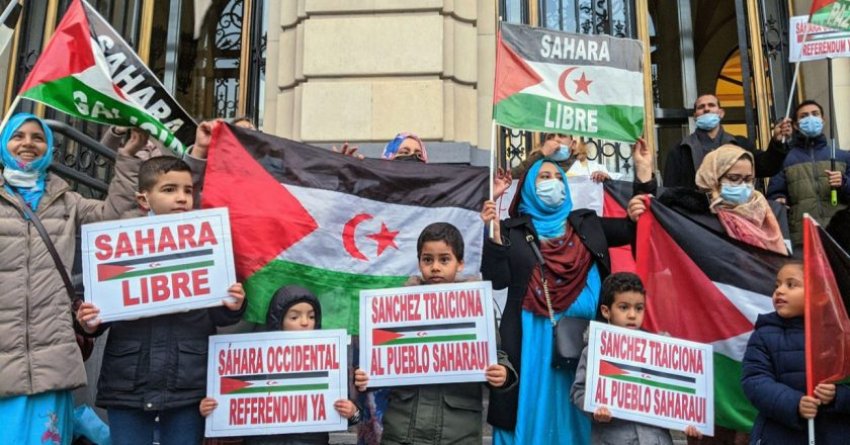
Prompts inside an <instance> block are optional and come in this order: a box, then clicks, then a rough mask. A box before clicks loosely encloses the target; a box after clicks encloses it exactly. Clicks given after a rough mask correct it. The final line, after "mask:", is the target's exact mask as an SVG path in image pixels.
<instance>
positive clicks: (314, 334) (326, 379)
mask: <svg viewBox="0 0 850 445" xmlns="http://www.w3.org/2000/svg"><path fill="white" fill-rule="evenodd" d="M347 345H348V334H346V332H345V330H343V329H335V330H330V329H329V330H312V331H286V332H284V331H275V332H258V333H254V334H235V335H214V336H212V337H210V349H209V351H210V354H209V363H208V369H207V394H209V395H210V397H212V398H213V399H215V400H216V401H217V402H218V407H217V408H216V409H215V410H213V412H212V414H210V415H209V416H208V417H207V420H206V435H207V437H222V436H253V435H266V434H290V433H303V432H320V431H343V430H345V429H347V428H348V421H347V420H346V419H345V418H343V417H342V416H340V415H339V413H337V412H336V410H335V409H334V402H335V401H337V400H339V399H345V398H347V397H348V363H347V359H348V352H347Z"/></svg>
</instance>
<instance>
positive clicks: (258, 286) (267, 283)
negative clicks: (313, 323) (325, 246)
mask: <svg viewBox="0 0 850 445" xmlns="http://www.w3.org/2000/svg"><path fill="white" fill-rule="evenodd" d="M407 278H408V277H406V276H375V275H358V274H351V273H345V272H334V271H330V270H327V269H321V268H318V267H311V266H305V265H303V264H298V263H293V262H290V261H283V260H279V259H278V260H273V261H272V262H270V263H269V264H267V265H266V266H265V267H263V268H262V269H260V270H259V271H257V272H256V273H254V274H253V275H251V276H250V277H249V278H248V279H247V280H245V293H246V295H247V299H248V308H247V309H246V310H245V316H244V318H245V320H247V321H250V322H252V323H259V324H265V323H266V313H267V312H268V308H269V303H270V302H271V299H272V296H273V295H274V293H275V291H276V290H277V289H278V288H280V287H281V286H284V285H287V284H296V285H299V286H303V287H305V288H307V289H310V291H312V292H313V293H314V294H316V296H317V297H318V298H319V302H320V303H321V304H322V328H323V329H346V330H348V333H349V334H352V335H356V334H357V333H358V332H359V330H360V318H359V313H360V290H361V289H384V288H390V287H400V286H402V285H404V283H405V282H406V281H407Z"/></svg>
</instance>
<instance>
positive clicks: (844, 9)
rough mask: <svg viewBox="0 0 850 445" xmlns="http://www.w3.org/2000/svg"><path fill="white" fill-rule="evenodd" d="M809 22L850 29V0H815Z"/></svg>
mask: <svg viewBox="0 0 850 445" xmlns="http://www.w3.org/2000/svg"><path fill="white" fill-rule="evenodd" d="M809 14H810V17H811V18H810V19H809V23H814V24H816V25H821V26H826V27H827V28H836V29H846V30H850V0H814V1H812V10H811V12H810V13H809Z"/></svg>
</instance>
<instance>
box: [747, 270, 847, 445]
mask: <svg viewBox="0 0 850 445" xmlns="http://www.w3.org/2000/svg"><path fill="white" fill-rule="evenodd" d="M803 286H804V274H803V263H801V262H799V261H791V262H789V263H786V264H785V266H783V267H782V268H781V269H779V273H778V274H777V277H776V290H775V291H773V307H774V309H776V312H771V313H769V314H761V315H759V316H758V319H757V320H756V326H755V331H753V334H752V335H751V336H750V340H749V342H748V343H747V352H746V353H745V354H744V362H743V368H742V374H741V385H742V386H743V389H744V394H746V396H747V398H748V399H749V400H750V402H752V404H753V406H755V407H756V409H757V410H758V411H759V414H758V417H756V422H755V425H753V432H752V435H751V436H750V438H751V439H750V440H751V442H750V443H764V444H768V443H782V444H806V443H809V442H808V441H807V432H806V430H807V425H806V424H807V419H812V418H814V419H815V435H816V443H817V444H818V445H823V444H839V443H842V444H844V443H847V440H848V438H850V387H848V386H847V385H846V384H839V385H835V384H831V383H820V384H818V385H817V386H816V387H815V390H814V397H810V396H807V395H806V360H805V334H804V331H803V327H804V325H803V311H804V298H805V288H804V287H803Z"/></svg>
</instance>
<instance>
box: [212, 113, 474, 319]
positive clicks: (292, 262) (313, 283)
mask: <svg viewBox="0 0 850 445" xmlns="http://www.w3.org/2000/svg"><path fill="white" fill-rule="evenodd" d="M487 180H488V171H487V169H485V168H478V167H465V166H455V165H445V164H444V165H428V164H421V163H418V162H415V163H411V162H390V161H386V160H383V159H364V160H359V159H355V158H353V157H350V156H343V155H341V154H338V153H334V152H331V151H329V150H325V149H322V148H317V147H312V146H309V145H306V144H302V143H298V142H295V141H291V140H288V139H282V138H278V137H275V136H272V135H268V134H265V133H261V132H257V131H249V130H244V129H242V128H239V127H234V126H231V125H227V124H219V125H217V126H216V128H215V130H214V131H213V138H212V142H211V144H210V150H209V158H208V160H207V170H206V178H205V180H204V189H203V202H202V205H203V207H205V208H208V207H227V208H228V210H229V212H230V226H231V228H232V230H231V232H232V236H233V253H234V260H235V263H236V274H237V276H238V277H239V279H240V280H242V281H244V283H245V288H246V292H247V296H248V308H247V310H246V313H245V318H246V319H247V320H248V321H251V322H254V323H265V320H266V311H267V309H268V304H269V301H270V300H271V297H272V295H273V294H274V292H275V290H277V289H278V288H279V287H280V286H282V285H285V284H298V285H301V286H304V287H306V288H308V289H310V290H312V291H313V292H314V293H315V294H316V295H317V296H318V297H319V300H320V301H321V303H322V327H323V328H345V329H348V330H349V332H352V333H355V332H356V331H357V329H358V327H359V318H358V310H359V306H358V298H359V292H360V290H361V289H381V288H390V287H399V286H402V285H403V284H404V282H405V281H406V280H407V278H408V277H410V276H411V275H417V274H419V269H418V260H417V255H416V242H417V240H418V238H419V233H420V232H421V231H422V229H423V228H425V226H427V225H429V224H431V223H434V222H449V223H452V224H454V225H455V226H457V228H458V229H460V231H461V233H462V234H463V237H464V242H465V254H464V258H463V259H464V263H465V268H466V270H473V271H474V270H478V268H479V265H480V262H481V248H482V243H483V240H484V224H483V223H482V222H481V219H480V218H479V216H478V212H479V211H480V208H481V203H482V202H483V201H484V199H485V198H486V190H487V189H486V185H487Z"/></svg>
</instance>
